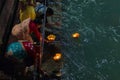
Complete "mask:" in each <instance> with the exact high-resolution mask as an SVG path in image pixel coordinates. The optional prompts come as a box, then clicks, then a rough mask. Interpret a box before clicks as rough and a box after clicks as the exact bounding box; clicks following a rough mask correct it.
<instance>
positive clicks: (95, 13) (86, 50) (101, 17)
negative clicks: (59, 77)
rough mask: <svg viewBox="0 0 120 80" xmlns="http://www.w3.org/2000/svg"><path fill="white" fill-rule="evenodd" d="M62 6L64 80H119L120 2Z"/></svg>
mask: <svg viewBox="0 0 120 80" xmlns="http://www.w3.org/2000/svg"><path fill="white" fill-rule="evenodd" d="M62 3H63V7H62V9H63V11H62V16H63V20H62V22H63V23H62V24H63V25H62V28H63V37H64V39H63V42H64V44H65V45H64V46H63V47H62V48H63V53H64V59H65V60H64V67H63V80H120V31H119V30H120V0H63V2H62ZM74 32H78V33H80V37H79V38H78V39H73V38H72V37H71V34H72V33H74Z"/></svg>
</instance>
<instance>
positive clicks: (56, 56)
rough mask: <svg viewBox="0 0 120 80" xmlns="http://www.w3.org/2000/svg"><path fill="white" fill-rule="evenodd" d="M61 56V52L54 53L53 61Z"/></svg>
mask: <svg viewBox="0 0 120 80" xmlns="http://www.w3.org/2000/svg"><path fill="white" fill-rule="evenodd" d="M61 57H62V54H61V53H56V54H55V56H54V57H53V59H54V60H55V61H58V60H60V59H61Z"/></svg>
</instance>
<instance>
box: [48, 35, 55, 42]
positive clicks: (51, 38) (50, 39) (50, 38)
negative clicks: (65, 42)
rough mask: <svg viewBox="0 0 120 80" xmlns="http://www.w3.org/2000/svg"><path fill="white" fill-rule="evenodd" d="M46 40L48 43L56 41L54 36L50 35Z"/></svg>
mask: <svg viewBox="0 0 120 80" xmlns="http://www.w3.org/2000/svg"><path fill="white" fill-rule="evenodd" d="M47 39H48V40H49V41H54V40H55V39H56V36H55V35H54V34H50V35H48V36H47Z"/></svg>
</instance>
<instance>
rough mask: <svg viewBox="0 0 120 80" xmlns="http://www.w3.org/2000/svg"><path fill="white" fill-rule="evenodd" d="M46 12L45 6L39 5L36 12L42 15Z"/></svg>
mask: <svg viewBox="0 0 120 80" xmlns="http://www.w3.org/2000/svg"><path fill="white" fill-rule="evenodd" d="M44 10H45V5H43V4H39V5H37V6H36V8H35V11H36V12H38V13H40V14H44ZM46 10H47V7H46Z"/></svg>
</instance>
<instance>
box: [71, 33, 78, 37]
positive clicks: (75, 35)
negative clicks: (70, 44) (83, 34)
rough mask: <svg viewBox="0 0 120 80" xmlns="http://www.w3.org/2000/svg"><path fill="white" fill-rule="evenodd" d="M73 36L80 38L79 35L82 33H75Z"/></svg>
mask: <svg viewBox="0 0 120 80" xmlns="http://www.w3.org/2000/svg"><path fill="white" fill-rule="evenodd" d="M72 37H73V38H79V37H80V34H79V33H74V34H72Z"/></svg>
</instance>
